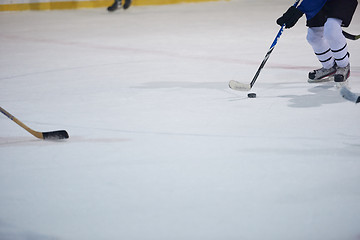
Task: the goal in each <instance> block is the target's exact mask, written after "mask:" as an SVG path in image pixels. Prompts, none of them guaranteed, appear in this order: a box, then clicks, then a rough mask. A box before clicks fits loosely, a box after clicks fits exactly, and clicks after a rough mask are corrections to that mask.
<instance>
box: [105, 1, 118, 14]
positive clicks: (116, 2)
mask: <svg viewBox="0 0 360 240" xmlns="http://www.w3.org/2000/svg"><path fill="white" fill-rule="evenodd" d="M119 6H121V1H119V0H115V1H114V3H113V4H112V5H111V6H110V7H108V8H107V10H108V11H109V12H113V11H115V10H116V9H118V7H119Z"/></svg>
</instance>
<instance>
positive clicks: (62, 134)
mask: <svg viewBox="0 0 360 240" xmlns="http://www.w3.org/2000/svg"><path fill="white" fill-rule="evenodd" d="M42 135H43V139H45V140H60V139H68V138H69V134H68V133H67V132H66V131H65V130H58V131H52V132H43V133H42Z"/></svg>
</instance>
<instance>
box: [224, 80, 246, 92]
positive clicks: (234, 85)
mask: <svg viewBox="0 0 360 240" xmlns="http://www.w3.org/2000/svg"><path fill="white" fill-rule="evenodd" d="M229 87H230V88H231V89H233V90H237V91H249V90H250V89H251V85H250V84H249V83H241V82H238V81H235V80H231V81H230V82H229Z"/></svg>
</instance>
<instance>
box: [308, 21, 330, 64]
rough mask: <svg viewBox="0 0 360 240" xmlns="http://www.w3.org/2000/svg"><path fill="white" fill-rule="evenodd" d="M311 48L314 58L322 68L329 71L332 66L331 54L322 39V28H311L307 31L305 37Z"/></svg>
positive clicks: (327, 45)
mask: <svg viewBox="0 0 360 240" xmlns="http://www.w3.org/2000/svg"><path fill="white" fill-rule="evenodd" d="M306 39H307V41H308V42H309V43H310V45H311V46H312V48H313V50H314V52H315V55H316V57H317V58H318V59H319V61H320V62H321V64H322V66H323V68H326V69H330V68H331V67H333V66H334V64H335V62H334V58H333V52H332V51H331V48H330V45H329V43H328V42H327V40H326V39H325V37H324V27H312V28H309V29H308V34H307V37H306Z"/></svg>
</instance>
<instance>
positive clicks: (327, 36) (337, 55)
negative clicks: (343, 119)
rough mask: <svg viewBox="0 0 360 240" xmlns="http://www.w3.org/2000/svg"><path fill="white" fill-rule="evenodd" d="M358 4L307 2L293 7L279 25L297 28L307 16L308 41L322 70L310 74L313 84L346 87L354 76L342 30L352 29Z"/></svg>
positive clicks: (347, 0) (351, 1) (344, 0)
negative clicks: (301, 19) (328, 82)
mask: <svg viewBox="0 0 360 240" xmlns="http://www.w3.org/2000/svg"><path fill="white" fill-rule="evenodd" d="M357 4H358V2H357V0H303V1H302V2H301V3H300V5H299V6H298V7H294V6H292V7H290V8H289V9H288V10H287V11H286V12H285V13H284V14H283V16H282V17H280V18H279V19H278V20H277V24H279V25H280V26H282V25H283V24H285V28H291V27H293V26H294V25H295V24H296V23H297V21H298V20H299V18H301V17H302V16H303V15H304V13H305V15H306V19H307V22H306V26H307V27H308V33H307V41H308V42H309V43H310V45H311V46H312V48H313V50H314V52H315V55H316V56H317V58H318V59H319V61H320V62H321V64H322V68H320V69H317V70H314V71H313V72H310V73H309V80H308V82H310V83H316V82H324V81H329V79H330V77H333V78H334V81H335V82H338V83H344V82H345V81H346V80H347V78H348V77H349V76H350V63H349V53H348V49H347V43H346V39H345V37H344V35H343V34H342V29H341V27H348V26H349V24H350V22H351V19H352V17H353V15H354V13H355V9H356V7H357Z"/></svg>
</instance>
